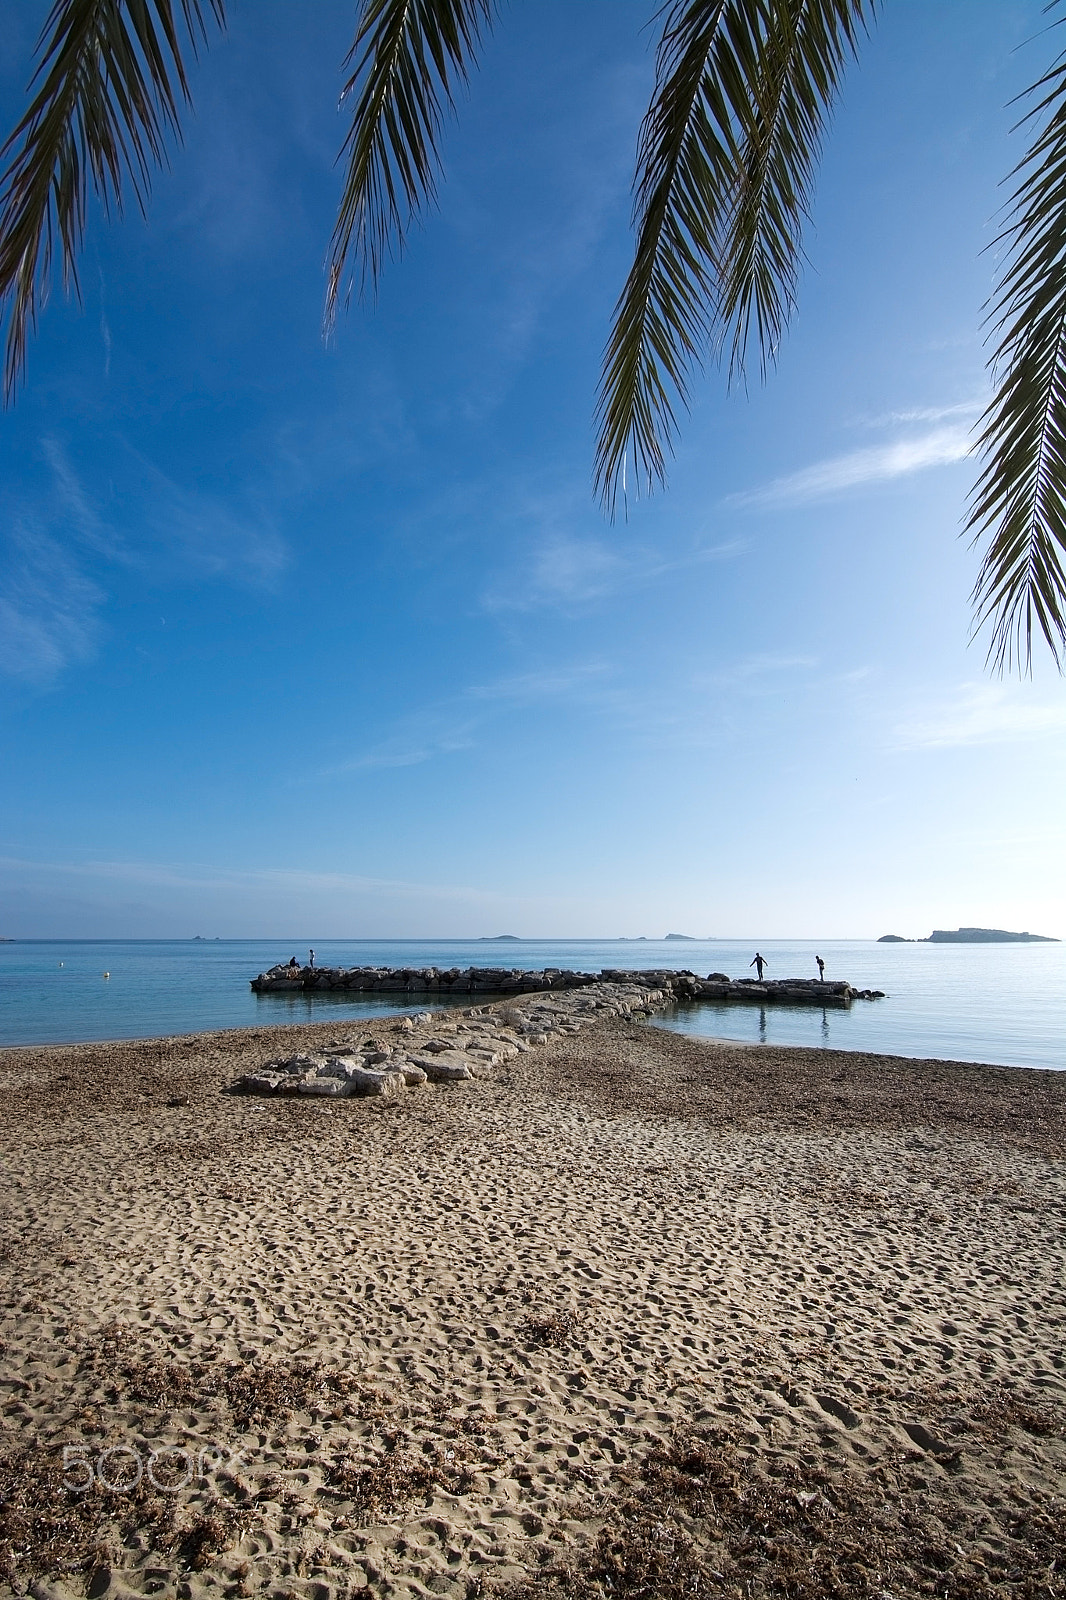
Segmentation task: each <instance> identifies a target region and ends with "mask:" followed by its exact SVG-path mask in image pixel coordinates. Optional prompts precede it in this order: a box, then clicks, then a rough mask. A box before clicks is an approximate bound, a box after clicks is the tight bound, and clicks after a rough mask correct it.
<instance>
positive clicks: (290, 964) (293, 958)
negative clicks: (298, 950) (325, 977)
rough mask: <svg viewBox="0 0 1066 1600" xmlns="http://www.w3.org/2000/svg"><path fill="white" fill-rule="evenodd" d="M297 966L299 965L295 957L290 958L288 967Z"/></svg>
mask: <svg viewBox="0 0 1066 1600" xmlns="http://www.w3.org/2000/svg"><path fill="white" fill-rule="evenodd" d="M299 965H300V963H299V962H298V961H297V959H296V957H295V956H290V957H289V966H290V967H298V966H299Z"/></svg>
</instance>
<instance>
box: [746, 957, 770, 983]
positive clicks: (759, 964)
mask: <svg viewBox="0 0 1066 1600" xmlns="http://www.w3.org/2000/svg"><path fill="white" fill-rule="evenodd" d="M748 966H749V967H754V968H755V971H756V973H757V974H758V978H759V982H760V983H761V982H762V969H763V967H765V966H766V962H765V961H764V960H763V958H762V956H761V955H760V954H759V952H758V951H757V950H756V952H755V960H754V961H749V962H748Z"/></svg>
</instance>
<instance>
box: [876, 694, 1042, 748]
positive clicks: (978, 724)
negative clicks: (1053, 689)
mask: <svg viewBox="0 0 1066 1600" xmlns="http://www.w3.org/2000/svg"><path fill="white" fill-rule="evenodd" d="M1059 728H1063V729H1066V703H1062V702H1058V703H1055V702H1050V703H1049V702H1048V701H1034V700H1033V699H1032V690H1031V688H1030V687H1029V686H1028V685H1024V684H1023V685H1021V686H1019V687H1018V688H1014V687H1013V686H1011V687H1008V686H1007V685H1006V684H993V683H968V684H963V685H961V686H960V687H959V688H958V689H957V690H956V691H955V692H954V693H953V694H951V695H949V696H947V697H945V698H943V699H941V700H939V701H936V702H934V703H933V704H931V705H927V706H924V707H921V708H918V709H916V710H915V711H913V712H912V713H911V714H910V715H909V716H906V717H904V718H903V719H902V720H901V721H900V722H898V723H897V724H896V726H895V727H894V728H893V730H892V737H891V742H892V745H893V747H894V748H895V749H897V750H938V749H948V748H951V747H957V746H960V745H985V744H1008V743H1014V742H1017V741H1019V740H1026V739H1038V738H1040V737H1041V736H1042V735H1044V734H1047V733H1051V732H1053V731H1055V730H1056V729H1059Z"/></svg>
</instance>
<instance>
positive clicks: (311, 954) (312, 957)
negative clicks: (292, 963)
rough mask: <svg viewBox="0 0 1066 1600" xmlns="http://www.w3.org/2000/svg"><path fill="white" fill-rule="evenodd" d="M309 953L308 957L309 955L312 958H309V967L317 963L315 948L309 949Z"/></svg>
mask: <svg viewBox="0 0 1066 1600" xmlns="http://www.w3.org/2000/svg"><path fill="white" fill-rule="evenodd" d="M307 954H308V957H309V958H310V959H309V960H308V963H307V965H308V966H309V967H313V966H314V964H315V952H314V951H313V950H309V951H308V952H307Z"/></svg>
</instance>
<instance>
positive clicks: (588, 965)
mask: <svg viewBox="0 0 1066 1600" xmlns="http://www.w3.org/2000/svg"><path fill="white" fill-rule="evenodd" d="M758 948H759V950H760V951H761V952H762V954H763V955H764V956H765V958H766V961H767V976H768V977H771V978H792V977H803V978H813V977H816V976H817V969H816V967H815V956H816V955H820V956H821V957H822V958H823V960H824V961H825V965H826V977H827V978H836V979H846V980H847V981H848V982H849V983H851V984H853V985H854V986H855V987H856V988H862V989H883V990H884V992H885V998H884V999H883V1000H874V1001H862V1000H857V1001H855V1002H854V1003H853V1004H852V1005H851V1007H850V1008H848V1009H837V1008H832V1007H827V1008H825V1009H823V1008H822V1007H820V1006H815V1007H809V1006H797V1007H791V1006H767V1007H761V1006H757V1005H728V1004H716V1003H713V1002H706V1003H700V1004H694V1005H680V1006H677V1007H675V1008H672V1009H671V1010H670V1011H669V1012H668V1013H666V1014H665V1015H664V1016H662V1017H660V1018H657V1019H656V1021H655V1024H654V1025H655V1026H661V1027H667V1028H673V1029H676V1030H678V1031H680V1032H683V1033H692V1034H699V1035H702V1036H705V1037H713V1038H724V1039H739V1040H743V1041H744V1042H746V1043H755V1042H763V1043H766V1044H783V1045H806V1046H813V1047H818V1046H825V1047H826V1048H830V1049H834V1050H866V1051H875V1052H881V1053H886V1054H891V1055H901V1056H915V1057H933V1058H938V1059H941V1060H947V1061H980V1062H991V1063H994V1064H1000V1065H1003V1066H1013V1067H1037V1068H1045V1069H1046V1068H1050V1069H1052V1070H1055V1071H1061V1070H1063V1069H1064V1068H1066V944H1058V943H1055V944H995V945H965V944H939V943H938V944H926V943H915V944H880V943H878V942H876V941H874V940H863V939H848V940H822V941H821V942H818V941H810V940H789V939H766V940H763V941H761V943H760V944H759V945H758ZM755 949H756V946H755V944H754V943H752V942H750V941H742V940H735V939H707V940H703V939H700V940H684V941H682V940H670V939H664V940H658V939H521V940H513V941H512V940H509V939H508V940H502V939H474V940H467V941H461V940H448V939H433V940H381V939H361V940H326V939H323V940H322V941H321V942H320V943H318V944H316V945H315V955H316V962H317V965H318V966H320V967H327V966H390V967H425V966H437V967H445V968H446V967H469V966H477V967H495V966H502V967H521V968H544V967H559V968H562V969H564V970H576V971H587V972H598V971H600V970H601V969H602V968H604V967H628V968H640V969H648V968H656V967H659V968H670V969H672V970H675V971H680V970H688V971H690V972H695V973H698V974H699V975H700V976H701V977H705V976H706V975H707V974H708V973H709V972H725V973H728V974H729V976H730V977H734V978H742V977H750V976H754V974H753V973H752V972H751V970H750V967H749V963H750V962H751V960H752V957H753V956H754V954H755ZM293 955H295V956H296V957H297V958H298V959H299V960H300V961H305V960H306V959H307V946H306V945H305V944H302V943H300V944H297V943H295V942H294V941H292V940H285V939H261V940H260V939H257V940H235V939H211V940H204V939H186V940H152V939H137V940H117V941H116V940H107V941H95V940H37V939H31V940H23V939H19V940H12V941H5V942H0V1045H32V1044H57V1043H68V1042H74V1041H81V1040H101V1039H140V1038H157V1037H172V1036H174V1035H177V1034H184V1033H200V1032H203V1031H206V1030H213V1029H217V1028H246V1027H263V1026H264V1025H265V1026H273V1025H280V1024H283V1023H292V1022H320V1021H325V1020H331V1021H332V1020H333V1019H336V1020H337V1021H342V1020H343V1019H345V1018H360V1017H373V1016H376V1015H383V1014H386V1013H393V1014H395V1013H397V1012H400V1011H419V1010H424V1009H426V1007H427V1005H428V1004H430V1002H429V1001H427V1000H426V999H425V998H421V999H415V1000H414V1001H412V1002H411V1003H409V1004H405V1003H404V998H403V997H401V996H398V995H389V996H386V997H383V998H381V999H372V998H367V997H362V996H354V995H350V994H324V993H311V994H303V993H300V994H262V995H258V994H254V993H253V992H252V990H251V988H250V987H249V980H250V979H252V978H254V977H255V976H256V974H257V973H259V972H264V971H265V970H266V969H267V968H268V967H271V966H273V965H274V964H275V963H276V962H278V961H287V960H288V959H289V957H290V956H293ZM435 1003H436V1004H439V1003H440V1002H435ZM462 1003H464V1004H467V1005H469V1004H470V1003H471V1001H470V999H469V997H464V1000H463V1001H462Z"/></svg>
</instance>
